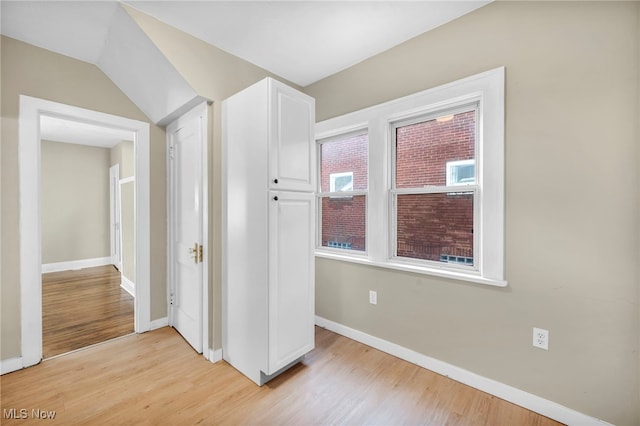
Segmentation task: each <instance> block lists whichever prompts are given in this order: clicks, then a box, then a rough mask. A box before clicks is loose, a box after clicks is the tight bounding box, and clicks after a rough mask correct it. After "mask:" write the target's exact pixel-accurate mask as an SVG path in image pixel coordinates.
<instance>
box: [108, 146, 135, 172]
mask: <svg viewBox="0 0 640 426" xmlns="http://www.w3.org/2000/svg"><path fill="white" fill-rule="evenodd" d="M116 164H118V165H119V170H120V179H125V178H128V177H131V176H134V175H135V157H134V147H133V142H131V141H122V142H120V143H119V144H117V145H116V146H114V147H113V148H111V161H110V165H111V166H115V165H116Z"/></svg>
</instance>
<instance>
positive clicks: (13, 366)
mask: <svg viewBox="0 0 640 426" xmlns="http://www.w3.org/2000/svg"><path fill="white" fill-rule="evenodd" d="M23 368H24V363H23V362H22V357H21V356H17V357H15V358H9V359H3V360H2V361H0V375H1V374H7V373H11V372H13V371H18V370H22V369H23Z"/></svg>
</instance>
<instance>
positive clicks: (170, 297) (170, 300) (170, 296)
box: [169, 293, 173, 305]
mask: <svg viewBox="0 0 640 426" xmlns="http://www.w3.org/2000/svg"><path fill="white" fill-rule="evenodd" d="M169 304H170V305H173V293H171V294H170V295H169Z"/></svg>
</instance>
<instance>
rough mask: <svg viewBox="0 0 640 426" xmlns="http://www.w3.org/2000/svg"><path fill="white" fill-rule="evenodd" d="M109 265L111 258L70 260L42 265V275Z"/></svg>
mask: <svg viewBox="0 0 640 426" xmlns="http://www.w3.org/2000/svg"><path fill="white" fill-rule="evenodd" d="M104 265H111V257H96V258H94V259H82V260H70V261H68V262H57V263H43V264H42V273H43V274H44V273H47V272H59V271H71V270H74V269H82V268H92V267H94V266H104Z"/></svg>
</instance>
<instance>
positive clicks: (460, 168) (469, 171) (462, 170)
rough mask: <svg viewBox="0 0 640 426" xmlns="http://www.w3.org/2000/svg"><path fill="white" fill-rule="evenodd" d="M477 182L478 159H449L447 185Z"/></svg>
mask: <svg viewBox="0 0 640 426" xmlns="http://www.w3.org/2000/svg"><path fill="white" fill-rule="evenodd" d="M474 183H476V161H475V160H460V161H447V186H454V185H470V184H474Z"/></svg>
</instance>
